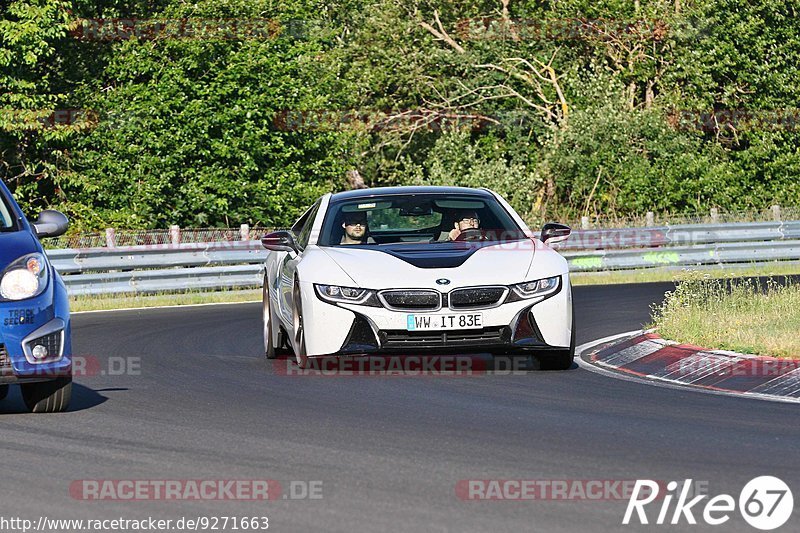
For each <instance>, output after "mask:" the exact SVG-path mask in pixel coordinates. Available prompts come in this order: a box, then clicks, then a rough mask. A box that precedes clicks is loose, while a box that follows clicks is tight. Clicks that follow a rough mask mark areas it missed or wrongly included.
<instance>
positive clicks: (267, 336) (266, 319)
mask: <svg viewBox="0 0 800 533" xmlns="http://www.w3.org/2000/svg"><path fill="white" fill-rule="evenodd" d="M267 283H268V281H267V278H266V277H265V278H264V290H263V292H262V296H261V298H262V302H263V303H262V313H261V315H262V320H263V323H264V354H265V355H266V356H267V359H275V358H276V357H277V356H278V351H277V350H276V349H275V342H274V340H273V339H274V337H273V335H272V327H273V319H272V305H271V303H270V300H269V288H268V285H267Z"/></svg>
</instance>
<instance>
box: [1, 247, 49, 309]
mask: <svg viewBox="0 0 800 533" xmlns="http://www.w3.org/2000/svg"><path fill="white" fill-rule="evenodd" d="M47 276H48V266H47V260H46V259H45V258H44V256H43V255H42V254H39V253H34V254H28V255H24V256H22V257H20V258H19V259H17V260H16V261H14V262H13V263H11V264H10V265H9V266H8V268H6V269H5V271H4V272H3V278H2V280H0V297H3V298H4V299H6V300H24V299H26V298H33V297H34V296H38V295H40V294H41V293H42V292H43V291H44V289H45V288H46V287H47Z"/></svg>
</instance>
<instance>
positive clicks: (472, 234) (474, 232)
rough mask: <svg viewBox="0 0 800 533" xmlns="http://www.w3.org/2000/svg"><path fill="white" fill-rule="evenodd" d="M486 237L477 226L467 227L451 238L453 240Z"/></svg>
mask: <svg viewBox="0 0 800 533" xmlns="http://www.w3.org/2000/svg"><path fill="white" fill-rule="evenodd" d="M485 239H486V234H485V233H484V232H483V230H481V229H478V228H467V229H465V230H463V231H462V232H461V233H459V234H458V236H457V237H456V238H455V239H453V240H455V241H482V240H485Z"/></svg>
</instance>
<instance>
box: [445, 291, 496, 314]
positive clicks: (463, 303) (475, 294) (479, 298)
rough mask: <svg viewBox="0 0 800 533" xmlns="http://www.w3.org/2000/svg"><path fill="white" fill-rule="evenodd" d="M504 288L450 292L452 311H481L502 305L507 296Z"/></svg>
mask: <svg viewBox="0 0 800 533" xmlns="http://www.w3.org/2000/svg"><path fill="white" fill-rule="evenodd" d="M505 294H506V289H505V288H504V287H471V288H467V289H455V290H453V291H451V292H450V309H479V308H482V307H492V306H494V305H497V304H499V303H500V300H501V299H502V298H503V296H505Z"/></svg>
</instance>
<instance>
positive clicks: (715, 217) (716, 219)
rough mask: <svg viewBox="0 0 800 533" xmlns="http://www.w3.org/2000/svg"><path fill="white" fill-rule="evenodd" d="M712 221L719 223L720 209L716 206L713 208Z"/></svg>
mask: <svg viewBox="0 0 800 533" xmlns="http://www.w3.org/2000/svg"><path fill="white" fill-rule="evenodd" d="M711 223H712V224H719V209H717V208H716V207H712V208H711Z"/></svg>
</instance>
